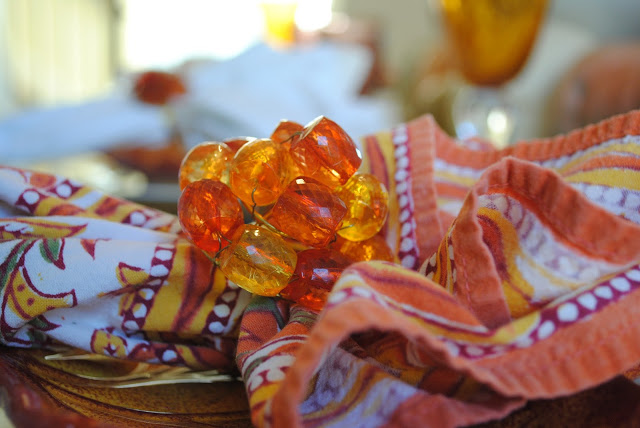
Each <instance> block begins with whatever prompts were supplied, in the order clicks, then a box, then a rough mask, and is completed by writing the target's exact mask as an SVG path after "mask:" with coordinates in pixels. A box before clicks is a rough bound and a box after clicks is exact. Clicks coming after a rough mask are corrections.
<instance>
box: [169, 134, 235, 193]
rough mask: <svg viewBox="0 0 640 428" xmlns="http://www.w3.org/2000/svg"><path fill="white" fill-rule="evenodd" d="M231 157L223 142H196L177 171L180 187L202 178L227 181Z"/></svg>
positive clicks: (227, 147) (229, 150) (230, 152)
mask: <svg viewBox="0 0 640 428" xmlns="http://www.w3.org/2000/svg"><path fill="white" fill-rule="evenodd" d="M232 158H233V152H232V151H231V149H230V148H229V146H227V145H226V144H225V143H218V142H211V141H206V142H204V143H200V144H198V145H197V146H195V147H193V148H192V149H191V150H189V151H188V152H187V154H186V155H185V157H184V158H183V159H182V163H181V164H180V172H179V173H178V182H179V184H180V189H181V190H182V189H184V188H185V187H187V184H189V183H193V182H194V181H198V180H201V179H203V178H210V179H212V180H217V181H222V182H228V180H229V172H228V166H229V161H230V160H231V159H232Z"/></svg>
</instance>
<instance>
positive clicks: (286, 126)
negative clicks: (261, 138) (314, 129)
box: [271, 120, 304, 150]
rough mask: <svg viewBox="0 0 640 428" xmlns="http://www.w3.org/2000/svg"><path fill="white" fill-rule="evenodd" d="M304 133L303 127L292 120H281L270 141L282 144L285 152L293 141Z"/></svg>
mask: <svg viewBox="0 0 640 428" xmlns="http://www.w3.org/2000/svg"><path fill="white" fill-rule="evenodd" d="M303 131H304V126H303V125H301V124H299V123H298V122H294V121H292V120H281V121H280V123H278V126H276V129H274V131H273V133H271V139H272V140H273V141H274V142H276V143H280V144H284V146H285V147H286V148H287V150H288V149H289V148H290V147H291V145H292V144H294V143H295V141H296V140H297V139H298V138H300V135H301V134H302V132H303Z"/></svg>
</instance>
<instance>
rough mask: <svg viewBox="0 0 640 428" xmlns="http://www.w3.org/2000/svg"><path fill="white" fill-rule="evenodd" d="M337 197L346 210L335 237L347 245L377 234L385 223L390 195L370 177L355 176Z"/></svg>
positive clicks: (378, 181)
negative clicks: (346, 241)
mask: <svg viewBox="0 0 640 428" xmlns="http://www.w3.org/2000/svg"><path fill="white" fill-rule="evenodd" d="M336 194H337V195H338V197H339V198H340V199H342V201H343V202H344V203H345V205H346V206H347V214H346V215H345V216H344V218H343V219H342V225H341V226H340V229H339V230H338V234H339V235H340V236H342V237H343V238H346V239H348V240H350V241H364V240H365V239H369V238H371V237H372V236H374V235H375V234H377V233H378V232H379V231H380V229H381V228H382V226H383V225H384V222H385V221H386V220H387V213H388V204H389V194H388V192H387V189H386V187H385V186H384V184H382V183H381V182H380V180H378V179H377V178H376V177H375V176H373V175H371V174H364V173H356V174H354V175H353V177H351V178H350V179H349V181H347V183H346V184H345V185H344V186H342V187H340V188H339V189H338V190H337V192H336Z"/></svg>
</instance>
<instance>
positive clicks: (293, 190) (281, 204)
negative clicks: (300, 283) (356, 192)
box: [267, 177, 347, 247]
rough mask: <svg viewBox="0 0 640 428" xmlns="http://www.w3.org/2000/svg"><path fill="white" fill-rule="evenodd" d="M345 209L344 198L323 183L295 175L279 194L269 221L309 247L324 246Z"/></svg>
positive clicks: (331, 237) (333, 235)
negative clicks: (341, 198) (342, 199)
mask: <svg viewBox="0 0 640 428" xmlns="http://www.w3.org/2000/svg"><path fill="white" fill-rule="evenodd" d="M346 212H347V207H346V206H345V205H344V202H342V201H341V200H340V198H338V197H337V196H336V195H335V194H333V193H332V191H331V189H329V188H328V187H327V186H325V185H324V184H321V183H318V182H317V181H315V180H313V179H309V178H306V177H298V178H296V179H295V180H293V181H292V182H291V183H290V184H289V186H287V188H286V190H285V191H284V193H283V194H282V195H281V196H280V197H279V198H278V201H277V202H276V203H275V205H274V206H273V208H271V211H269V213H268V217H267V218H268V221H269V223H271V224H272V225H273V226H274V227H276V228H277V229H278V230H280V231H281V232H283V233H285V234H287V235H288V236H290V237H291V238H293V239H295V240H297V241H300V242H301V243H303V244H305V245H309V246H312V247H324V246H326V245H327V244H328V243H329V242H330V241H331V240H332V239H333V238H334V237H335V235H336V231H337V230H338V227H339V226H340V222H341V221H342V218H343V217H344V215H345V214H346Z"/></svg>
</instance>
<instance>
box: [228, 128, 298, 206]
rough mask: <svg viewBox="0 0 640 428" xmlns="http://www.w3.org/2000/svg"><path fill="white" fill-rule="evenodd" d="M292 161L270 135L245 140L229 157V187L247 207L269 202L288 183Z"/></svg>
mask: <svg viewBox="0 0 640 428" xmlns="http://www.w3.org/2000/svg"><path fill="white" fill-rule="evenodd" d="M292 163H293V162H292V161H291V157H290V155H289V153H288V152H287V151H286V150H285V149H284V147H282V145H280V144H276V143H274V142H273V141H272V140H271V139H268V138H263V139H255V140H252V141H249V142H248V143H246V144H245V145H243V146H242V148H240V150H238V152H237V153H236V154H235V156H234V157H233V160H232V161H231V165H230V168H229V182H230V185H231V190H233V193H235V195H236V196H238V197H239V198H240V199H241V200H242V201H243V202H244V203H245V204H247V206H249V207H253V206H254V205H258V206H264V205H270V204H272V203H274V202H275V201H276V199H278V196H280V194H281V193H282V192H283V191H284V189H285V187H286V186H287V184H289V181H290V179H291V165H292Z"/></svg>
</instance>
